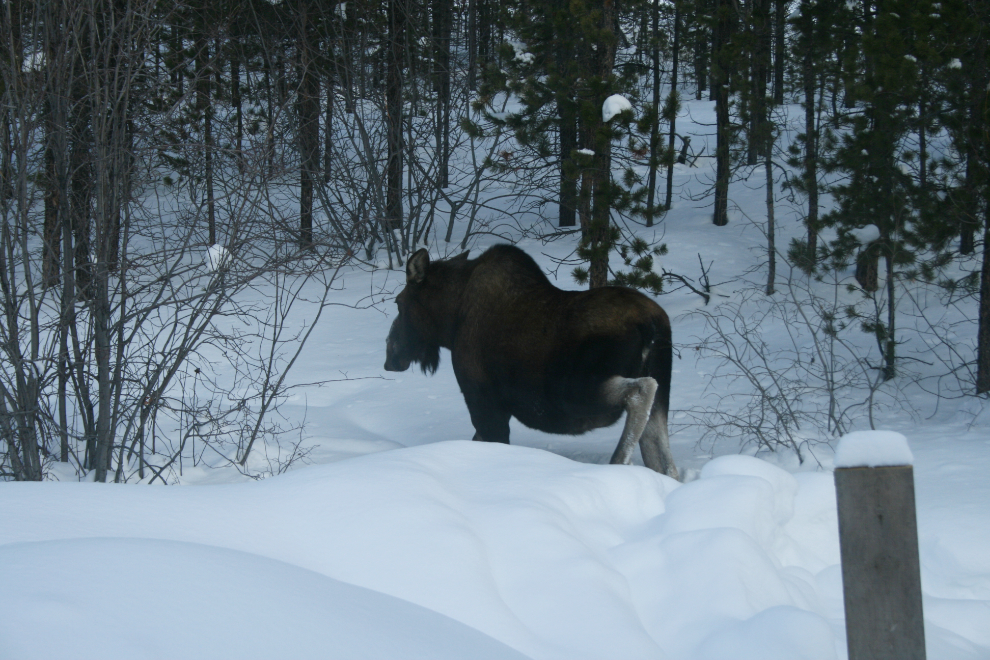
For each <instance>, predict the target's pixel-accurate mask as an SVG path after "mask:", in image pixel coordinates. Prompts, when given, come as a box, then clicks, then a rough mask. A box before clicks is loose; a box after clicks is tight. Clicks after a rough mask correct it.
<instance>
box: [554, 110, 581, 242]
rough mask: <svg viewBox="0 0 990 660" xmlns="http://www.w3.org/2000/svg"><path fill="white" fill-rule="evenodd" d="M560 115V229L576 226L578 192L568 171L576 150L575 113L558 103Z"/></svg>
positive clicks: (574, 178) (575, 183) (573, 177)
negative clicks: (572, 155)
mask: <svg viewBox="0 0 990 660" xmlns="http://www.w3.org/2000/svg"><path fill="white" fill-rule="evenodd" d="M557 112H558V113H559V115H560V205H559V207H558V213H559V222H558V225H559V226H561V227H573V226H575V225H576V224H577V205H578V199H577V197H578V191H577V178H576V177H575V176H573V173H572V172H571V171H570V170H571V169H572V166H573V162H572V160H571V154H572V153H574V150H575V149H577V138H578V132H577V113H576V112H575V110H574V108H573V106H572V104H571V103H570V102H569V101H562V102H558V104H557Z"/></svg>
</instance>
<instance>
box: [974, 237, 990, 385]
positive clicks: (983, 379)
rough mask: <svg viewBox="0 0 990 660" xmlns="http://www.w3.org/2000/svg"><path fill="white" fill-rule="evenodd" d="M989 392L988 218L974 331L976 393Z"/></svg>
mask: <svg viewBox="0 0 990 660" xmlns="http://www.w3.org/2000/svg"><path fill="white" fill-rule="evenodd" d="M988 392H990V218H987V219H985V220H984V224H983V267H982V268H981V269H980V311H979V327H978V329H977V332H976V393H977V394H987V393H988Z"/></svg>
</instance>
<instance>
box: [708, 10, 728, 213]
mask: <svg viewBox="0 0 990 660" xmlns="http://www.w3.org/2000/svg"><path fill="white" fill-rule="evenodd" d="M731 11H732V9H731V7H730V5H729V2H728V0H718V2H717V3H716V30H715V36H714V42H715V49H714V58H713V59H714V61H713V63H712V92H713V93H714V96H715V124H716V128H715V131H716V146H715V210H714V214H713V217H712V222H713V223H714V224H715V225H716V226H718V227H723V226H725V225H727V224H729V213H728V209H729V175H730V162H729V156H730V154H729V141H730V140H731V138H732V136H731V133H730V130H731V127H730V124H729V62H728V59H729V54H728V43H729V30H730V20H731V16H730V13H729V12H731Z"/></svg>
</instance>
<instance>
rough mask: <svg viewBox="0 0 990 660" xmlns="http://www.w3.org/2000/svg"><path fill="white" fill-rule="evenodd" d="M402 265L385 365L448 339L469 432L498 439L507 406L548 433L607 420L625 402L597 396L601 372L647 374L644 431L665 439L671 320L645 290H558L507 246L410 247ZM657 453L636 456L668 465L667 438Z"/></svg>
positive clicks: (430, 355)
mask: <svg viewBox="0 0 990 660" xmlns="http://www.w3.org/2000/svg"><path fill="white" fill-rule="evenodd" d="M406 274H407V283H406V287H405V289H403V291H402V292H401V293H400V294H399V296H398V298H397V300H396V301H397V303H398V306H399V316H398V317H397V318H396V319H395V321H394V322H393V324H392V329H391V331H390V332H389V338H388V346H387V357H386V362H385V369H387V370H389V371H404V370H405V369H407V368H408V367H409V365H410V363H412V362H419V363H420V365H421V366H422V368H423V371H424V372H430V373H432V372H433V371H435V370H436V368H437V366H438V364H439V361H440V348H441V347H443V348H447V349H449V350H450V352H451V360H452V362H453V367H454V374H455V375H456V377H457V382H458V384H459V385H460V388H461V392H462V393H463V394H464V400H465V402H466V403H467V406H468V410H469V412H470V414H471V421H472V423H473V424H474V427H475V430H476V431H477V435H476V436H475V437H476V439H482V440H487V441H493V442H506V443H507V442H508V441H509V418H510V417H512V416H514V417H516V418H517V419H518V420H519V421H520V422H522V423H523V424H525V425H526V426H529V427H530V428H534V429H538V430H540V431H545V432H548V433H563V434H579V433H584V432H585V431H589V430H591V429H595V428H600V427H603V426H610V425H611V424H614V423H615V422H616V421H618V419H619V417H621V416H622V413H623V412H625V410H626V408H624V407H623V405H622V404H620V403H616V402H615V401H614V400H612V401H610V400H607V398H606V396H605V395H604V394H603V388H604V387H605V385H606V382H607V381H609V379H612V378H614V377H616V376H620V377H623V378H626V379H641V378H643V377H652V378H653V379H655V380H656V383H657V389H656V396H655V398H654V400H653V408H652V412H653V415H652V416H651V422H652V420H653V419H654V417H656V419H657V424H660V423H661V422H662V428H660V427H657V429H655V430H656V433H654V435H660V436H662V442H663V443H664V445H666V436H667V434H666V417H667V411H668V407H669V400H670V374H671V356H672V346H671V333H670V320H669V319H668V317H667V314H666V312H664V310H663V309H662V308H661V307H660V306H659V305H657V304H656V303H655V302H653V301H652V300H651V299H650V298H648V297H646V296H645V295H643V294H641V293H639V292H637V291H634V290H632V289H626V288H621V287H604V288H599V289H592V290H590V291H563V290H561V289H558V288H557V287H555V286H554V285H553V284H551V283H550V281H549V280H548V279H547V277H546V276H545V275H544V274H543V272H542V271H541V270H540V268H539V266H538V265H537V264H536V262H534V261H533V259H532V258H530V257H529V256H528V255H527V254H526V253H525V252H523V251H522V250H520V249H518V248H516V247H514V246H511V245H498V246H495V247H493V248H491V249H489V250H487V251H486V252H485V253H484V254H482V255H481V256H480V257H478V258H477V259H468V258H467V254H463V255H461V256H459V257H455V258H453V259H450V260H448V261H437V262H430V261H429V256H428V254H427V253H426V251H425V250H420V251H419V252H417V253H416V254H414V255H413V256H412V257H411V258H410V260H409V263H408V264H407V271H406ZM623 382H625V381H623ZM613 398H614V397H613ZM650 428H653V427H652V426H651V427H650ZM643 437H644V442H645V441H646V434H645V433H644V436H643ZM637 439H638V438H637ZM657 441H659V440H657ZM642 449H643V452H644V459H647V453H646V452H647V448H646V447H645V445H644V446H643V447H642ZM617 452H618V450H617ZM663 457H664V459H665V460H663V461H661V462H662V463H669V465H666V464H664V465H660V464H659V463H658V461H657V460H656V459H654V460H647V464H648V465H650V463H653V464H652V465H650V467H653V468H654V469H657V470H659V471H662V472H665V473H667V474H672V475H676V468H675V467H674V465H673V461H672V460H669V448H667V449H666V454H665V455H663ZM626 460H628V459H626Z"/></svg>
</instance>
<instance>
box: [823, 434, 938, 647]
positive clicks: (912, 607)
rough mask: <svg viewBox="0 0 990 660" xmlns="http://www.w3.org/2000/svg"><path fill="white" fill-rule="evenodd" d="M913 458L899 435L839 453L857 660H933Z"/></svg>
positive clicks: (846, 579)
mask: <svg viewBox="0 0 990 660" xmlns="http://www.w3.org/2000/svg"><path fill="white" fill-rule="evenodd" d="M912 463H913V457H912V455H911V450H910V449H909V448H908V444H907V439H906V438H905V437H904V436H903V435H901V434H900V433H894V432H891V431H863V432H857V433H850V434H848V435H846V436H844V437H843V438H842V439H841V440H840V441H839V446H838V447H837V448H836V451H835V467H836V470H835V492H836V498H837V503H838V509H839V545H840V549H841V552H842V587H843V592H844V595H845V606H846V643H847V645H848V648H849V660H895V659H896V660H925V626H924V618H923V614H922V608H921V568H920V562H919V558H918V523H917V517H916V514H915V506H914V468H913V467H912Z"/></svg>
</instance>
